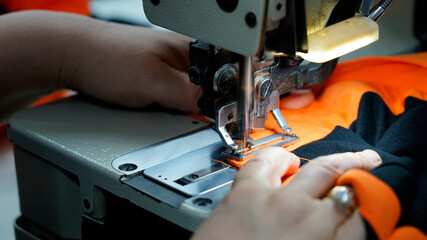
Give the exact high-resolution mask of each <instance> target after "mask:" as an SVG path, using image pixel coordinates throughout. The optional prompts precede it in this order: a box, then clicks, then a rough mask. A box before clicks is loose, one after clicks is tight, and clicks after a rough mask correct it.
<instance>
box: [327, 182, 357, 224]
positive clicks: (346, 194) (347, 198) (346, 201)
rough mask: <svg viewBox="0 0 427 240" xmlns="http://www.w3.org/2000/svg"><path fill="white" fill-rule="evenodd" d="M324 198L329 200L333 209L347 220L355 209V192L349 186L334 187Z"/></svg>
mask: <svg viewBox="0 0 427 240" xmlns="http://www.w3.org/2000/svg"><path fill="white" fill-rule="evenodd" d="M326 197H328V198H331V199H332V200H333V201H334V204H335V207H336V208H337V209H338V210H339V211H340V212H342V213H343V214H344V215H345V216H346V217H347V218H348V217H350V216H351V215H352V214H353V212H354V210H355V209H356V207H357V198H356V192H355V191H354V189H353V188H352V187H350V186H335V187H334V188H332V189H331V190H330V191H329V192H328V194H327V196H326Z"/></svg>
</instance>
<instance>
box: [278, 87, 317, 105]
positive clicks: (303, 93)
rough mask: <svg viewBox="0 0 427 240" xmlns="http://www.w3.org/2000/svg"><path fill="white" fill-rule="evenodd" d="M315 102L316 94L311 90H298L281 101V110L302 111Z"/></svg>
mask: <svg viewBox="0 0 427 240" xmlns="http://www.w3.org/2000/svg"><path fill="white" fill-rule="evenodd" d="M312 102H314V94H313V92H311V90H310V89H298V90H294V91H292V92H291V95H290V96H288V97H285V98H283V99H282V100H281V101H280V108H285V109H301V108H305V107H307V106H308V105H310V104H311V103H312Z"/></svg>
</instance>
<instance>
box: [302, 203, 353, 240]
mask: <svg viewBox="0 0 427 240" xmlns="http://www.w3.org/2000/svg"><path fill="white" fill-rule="evenodd" d="M315 201H316V204H318V206H317V209H316V210H315V211H312V213H311V214H310V215H309V217H308V218H307V220H306V222H305V223H304V225H307V226H310V228H311V229H310V231H311V232H313V233H315V236H316V237H315V238H316V239H317V238H320V237H319V236H323V237H322V239H333V236H334V234H335V232H336V230H337V229H338V227H339V226H340V224H342V223H343V222H345V220H346V216H345V215H344V214H343V213H342V212H341V211H339V210H338V208H337V207H336V206H335V203H334V201H333V200H332V199H330V198H324V199H321V200H319V199H318V200H315ZM315 238H313V239H315Z"/></svg>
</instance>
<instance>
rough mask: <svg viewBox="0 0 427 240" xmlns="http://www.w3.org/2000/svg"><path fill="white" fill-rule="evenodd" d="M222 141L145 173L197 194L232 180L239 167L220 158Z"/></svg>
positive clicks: (222, 149)
mask: <svg viewBox="0 0 427 240" xmlns="http://www.w3.org/2000/svg"><path fill="white" fill-rule="evenodd" d="M222 151H224V147H223V145H222V143H215V144H212V145H209V146H207V147H204V148H201V149H198V150H195V151H193V152H190V153H187V154H185V155H182V156H180V157H178V158H175V159H173V160H170V161H167V162H165V163H162V164H159V165H156V166H153V167H150V168H148V169H146V170H144V175H145V176H146V177H148V178H151V179H153V180H155V181H157V182H160V183H161V184H164V185H166V186H168V187H170V188H173V189H174V190H176V191H178V192H180V193H182V194H185V195H187V196H196V195H199V194H204V193H207V192H210V191H212V190H215V189H217V188H220V187H222V186H224V185H227V184H230V183H232V182H233V179H234V175H235V174H236V169H234V168H232V167H230V166H229V165H227V164H226V163H225V162H224V161H225V160H224V159H223V157H221V152H222Z"/></svg>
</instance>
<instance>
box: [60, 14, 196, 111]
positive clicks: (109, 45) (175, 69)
mask: <svg viewBox="0 0 427 240" xmlns="http://www.w3.org/2000/svg"><path fill="white" fill-rule="evenodd" d="M80 20H81V21H83V19H80ZM85 20H86V27H85V28H86V29H85V31H84V32H83V34H80V36H78V37H77V38H76V40H77V42H71V43H70V44H69V45H68V46H67V47H66V48H65V49H68V50H70V51H69V52H67V53H66V56H67V57H68V58H67V59H68V60H67V61H66V62H67V63H70V64H69V65H67V67H68V68H69V69H70V72H71V73H75V74H68V75H67V76H66V77H65V78H63V81H62V82H61V83H60V85H62V86H63V87H67V88H72V89H75V90H77V91H79V92H82V93H85V94H87V95H91V96H94V97H96V98H99V99H102V100H105V101H108V102H113V103H117V104H120V105H123V106H128V107H144V106H146V105H148V104H151V103H154V102H156V103H158V104H160V105H161V106H163V107H166V108H173V109H178V110H182V111H187V112H193V113H197V112H198V111H199V110H198V107H197V99H198V98H199V96H200V95H201V89H200V87H198V86H196V85H194V84H192V83H191V82H190V80H189V77H188V68H189V65H190V63H189V56H188V52H189V42H190V39H189V38H187V37H185V36H183V35H180V34H177V33H174V32H170V31H162V30H155V29H148V28H142V27H135V26H128V25H123V24H116V23H108V22H102V21H95V20H90V19H85ZM76 48H78V50H77V51H76Z"/></svg>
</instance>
